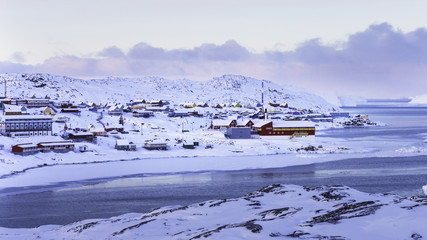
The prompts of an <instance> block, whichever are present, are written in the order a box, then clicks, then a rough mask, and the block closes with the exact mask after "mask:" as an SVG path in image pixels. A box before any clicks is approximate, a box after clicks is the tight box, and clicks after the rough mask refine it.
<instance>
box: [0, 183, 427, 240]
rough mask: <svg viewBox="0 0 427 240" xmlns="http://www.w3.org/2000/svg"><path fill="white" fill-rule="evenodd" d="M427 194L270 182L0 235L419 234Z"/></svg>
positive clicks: (260, 236)
mask: <svg viewBox="0 0 427 240" xmlns="http://www.w3.org/2000/svg"><path fill="white" fill-rule="evenodd" d="M426 214H427V198H426V197H411V198H404V197H400V196H397V195H382V194H367V193H363V192H359V191H357V190H354V189H352V188H349V187H345V186H319V187H310V188H308V187H301V186H295V185H271V186H267V187H264V188H262V189H260V190H258V191H256V192H253V193H250V194H247V195H246V196H243V197H241V198H233V199H223V200H210V201H205V202H201V203H197V204H192V205H189V206H172V207H164V208H160V209H156V210H154V211H152V212H148V213H144V214H136V213H133V214H125V215H121V216H117V217H113V218H109V219H90V220H84V221H80V222H76V223H72V224H68V225H65V226H52V225H50V226H42V227H39V228H33V229H7V228H0V236H1V238H2V239H14V240H16V239H26V240H28V239H205V238H207V239H270V238H280V239H294V238H298V239H300V238H304V239H364V240H366V239H421V238H423V237H424V236H427V229H426V228H425V216H426Z"/></svg>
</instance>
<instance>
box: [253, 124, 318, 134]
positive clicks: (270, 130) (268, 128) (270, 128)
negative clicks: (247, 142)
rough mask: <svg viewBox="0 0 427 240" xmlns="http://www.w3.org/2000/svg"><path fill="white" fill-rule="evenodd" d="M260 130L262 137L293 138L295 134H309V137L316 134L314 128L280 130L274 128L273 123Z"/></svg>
mask: <svg viewBox="0 0 427 240" xmlns="http://www.w3.org/2000/svg"><path fill="white" fill-rule="evenodd" d="M258 130H259V135H260V136H292V135H293V134H294V133H307V134H308V135H309V136H310V135H315V134H316V131H315V128H314V127H292V128H278V127H273V123H271V122H270V123H268V124H265V125H264V126H262V127H261V128H260V129H258Z"/></svg>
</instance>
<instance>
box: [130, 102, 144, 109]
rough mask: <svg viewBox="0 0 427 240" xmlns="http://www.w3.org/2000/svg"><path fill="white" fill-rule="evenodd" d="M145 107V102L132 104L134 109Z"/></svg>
mask: <svg viewBox="0 0 427 240" xmlns="http://www.w3.org/2000/svg"><path fill="white" fill-rule="evenodd" d="M144 108H145V103H143V104H142V103H136V104H133V105H132V109H144Z"/></svg>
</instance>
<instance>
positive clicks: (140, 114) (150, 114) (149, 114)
mask: <svg viewBox="0 0 427 240" xmlns="http://www.w3.org/2000/svg"><path fill="white" fill-rule="evenodd" d="M132 116H133V117H144V118H149V117H154V112H153V111H134V112H133V113H132Z"/></svg>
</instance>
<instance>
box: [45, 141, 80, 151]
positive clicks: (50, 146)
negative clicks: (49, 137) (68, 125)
mask: <svg viewBox="0 0 427 240" xmlns="http://www.w3.org/2000/svg"><path fill="white" fill-rule="evenodd" d="M37 147H38V148H39V150H40V151H43V152H47V151H55V152H68V151H72V150H74V147H75V145H74V143H73V142H72V141H58V142H40V143H38V144H37Z"/></svg>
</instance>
